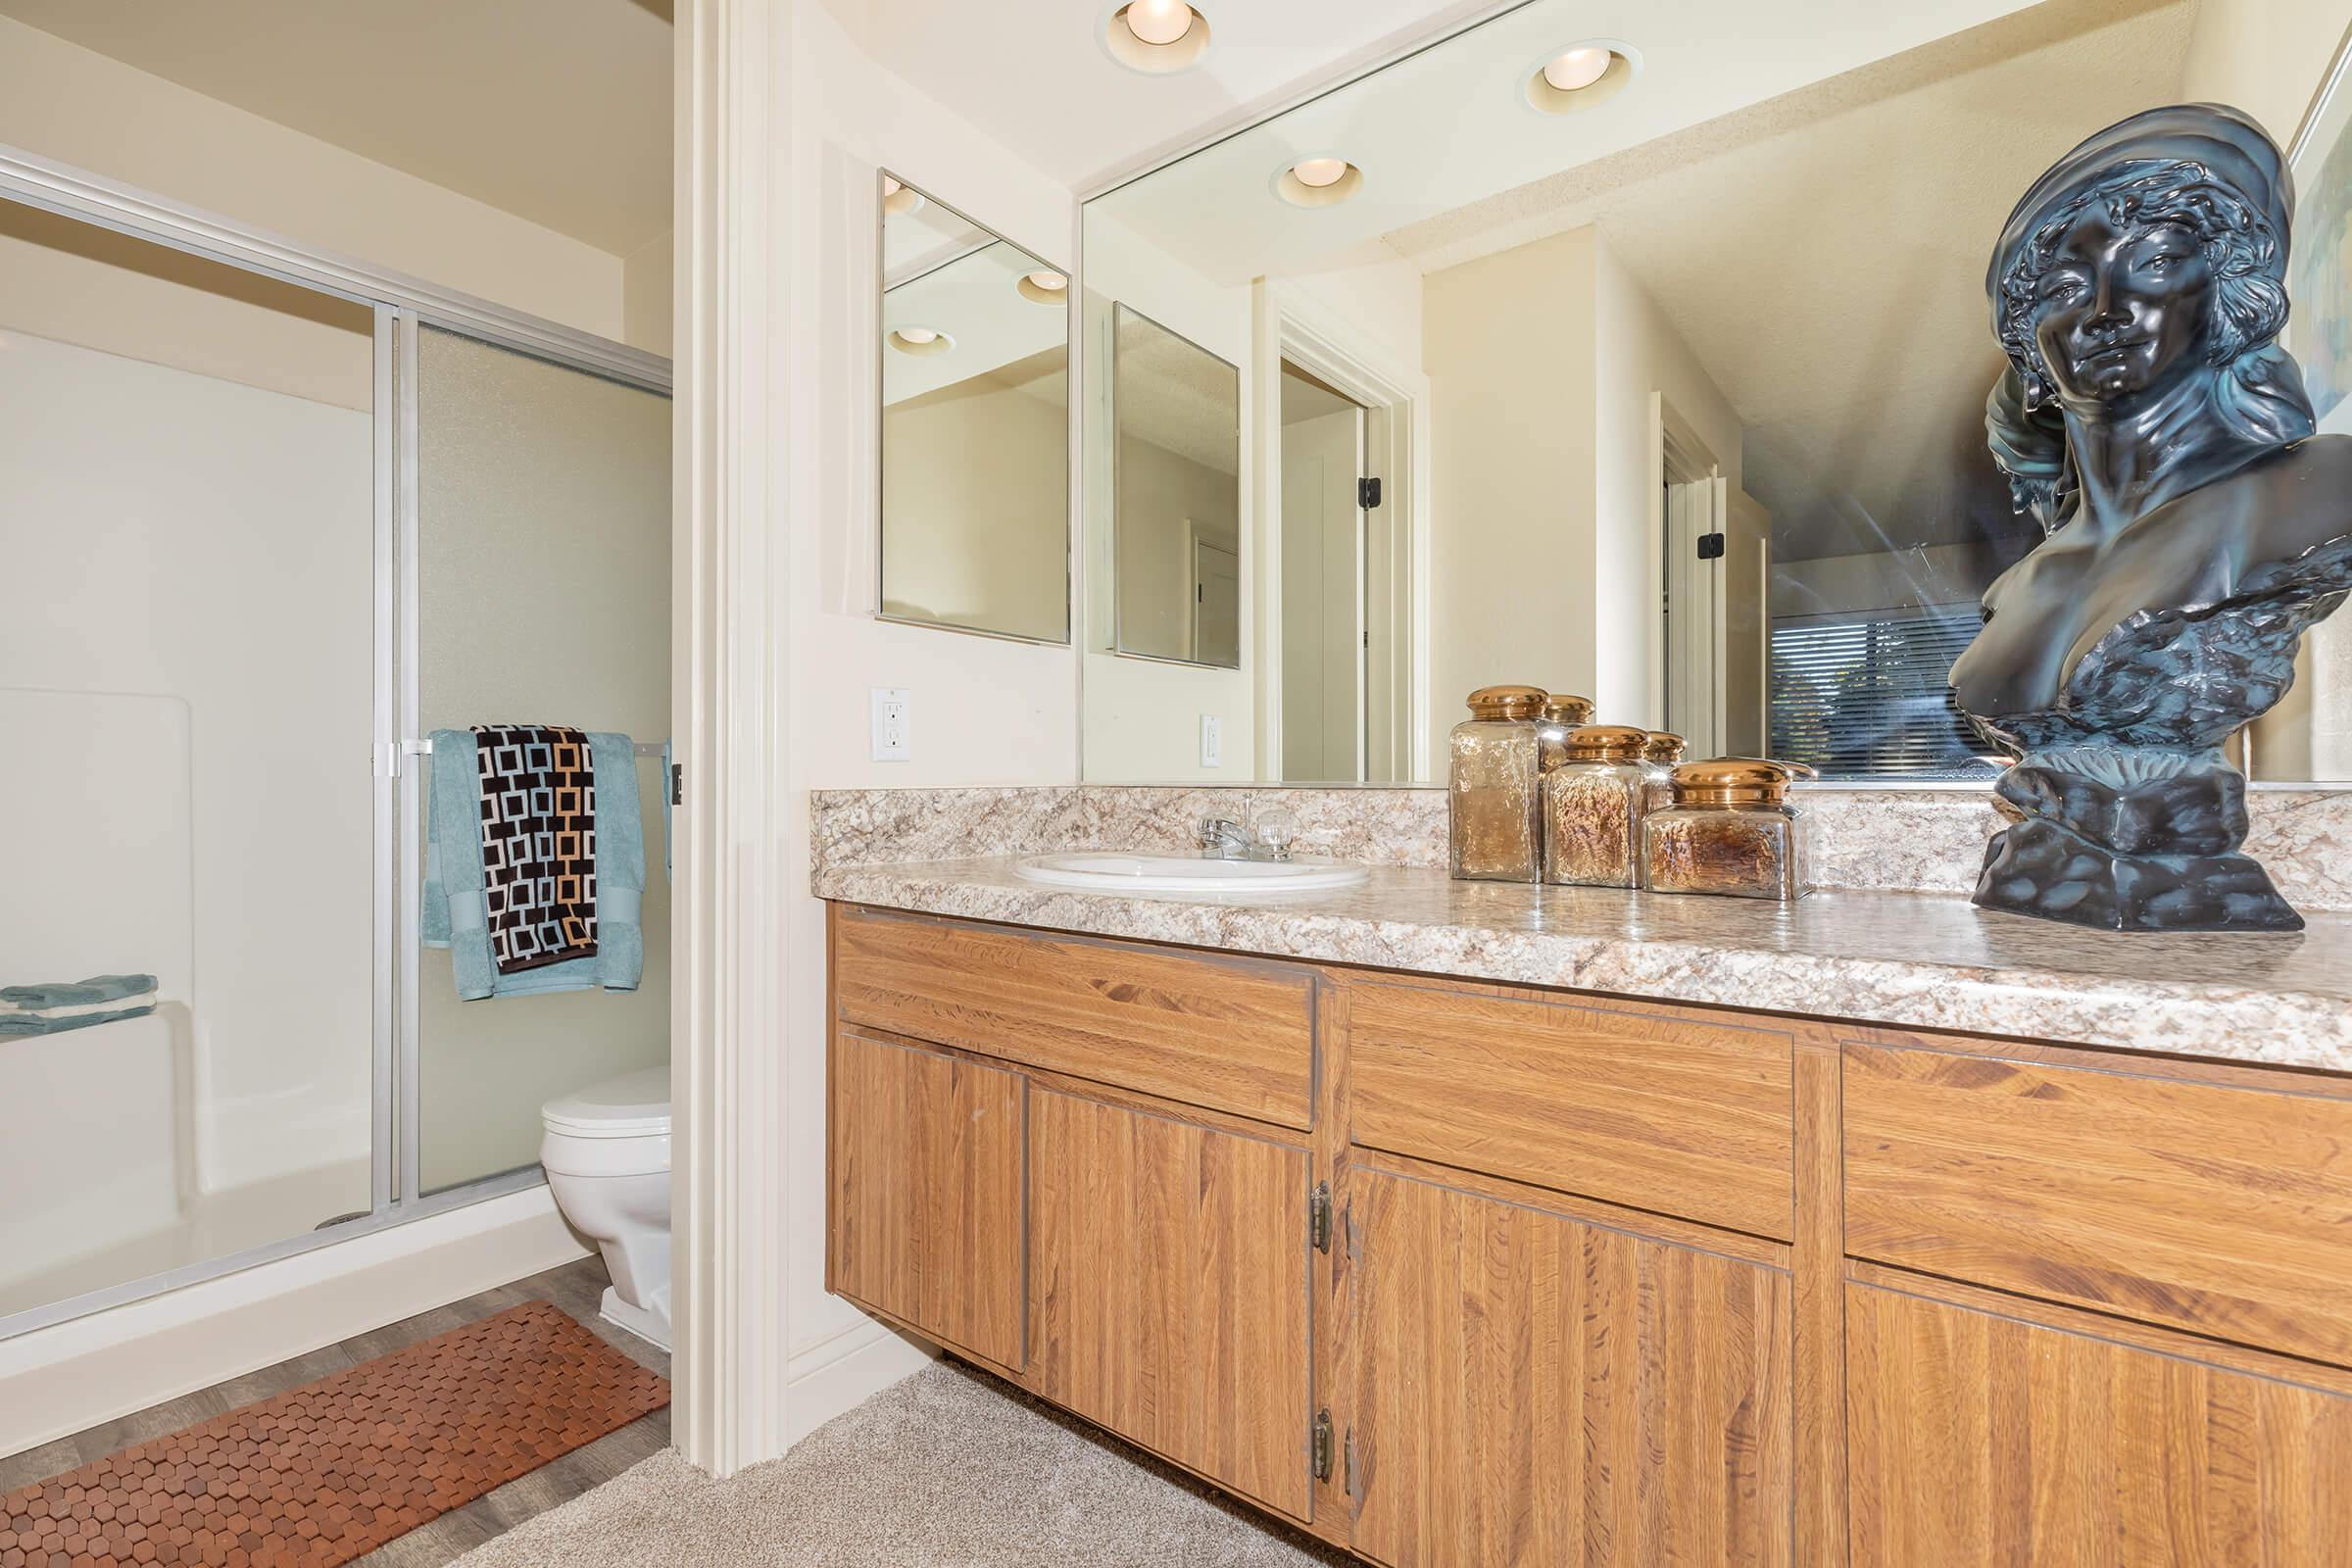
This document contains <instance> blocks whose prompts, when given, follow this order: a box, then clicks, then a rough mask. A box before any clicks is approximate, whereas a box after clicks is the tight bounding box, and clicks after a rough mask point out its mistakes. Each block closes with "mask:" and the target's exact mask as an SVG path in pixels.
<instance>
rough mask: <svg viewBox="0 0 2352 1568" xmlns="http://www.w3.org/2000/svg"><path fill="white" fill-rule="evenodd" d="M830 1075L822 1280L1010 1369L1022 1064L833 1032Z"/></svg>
mask: <svg viewBox="0 0 2352 1568" xmlns="http://www.w3.org/2000/svg"><path fill="white" fill-rule="evenodd" d="M831 1088H832V1097H833V1098H832V1142H833V1148H832V1159H831V1168H830V1175H829V1188H830V1198H831V1204H830V1209H831V1212H830V1224H829V1226H828V1227H827V1229H828V1235H827V1238H826V1251H825V1261H826V1271H827V1276H828V1277H827V1281H826V1283H827V1284H828V1286H829V1287H830V1288H831V1289H833V1290H834V1291H837V1292H839V1293H840V1294H841V1295H843V1296H846V1297H849V1298H850V1299H852V1300H855V1301H858V1302H861V1303H863V1304H865V1305H867V1306H871V1307H874V1308H877V1309H878V1310H880V1311H883V1312H886V1313H888V1314H889V1315H890V1316H892V1317H895V1318H897V1319H898V1320H899V1321H900V1322H902V1323H905V1324H907V1326H908V1327H910V1328H913V1329H916V1330H919V1331H920V1332H922V1333H924V1334H929V1335H932V1336H934V1337H936V1338H937V1339H939V1340H941V1341H943V1342H945V1343H946V1344H948V1345H951V1346H954V1347H955V1348H957V1349H961V1350H968V1351H971V1352H973V1353H975V1354H977V1355H981V1356H985V1357H987V1358H988V1359H990V1360H992V1361H995V1362H997V1363H998V1364H1000V1365H1002V1366H1005V1367H1006V1368H1012V1369H1017V1368H1018V1367H1019V1366H1020V1364H1021V1117H1022V1091H1023V1088H1024V1086H1023V1084H1022V1081H1021V1077H1020V1075H1019V1074H1018V1073H1013V1072H1007V1071H1005V1069H1003V1068H1001V1067H989V1066H983V1065H982V1064H980V1063H978V1062H975V1061H970V1060H966V1059H964V1058H962V1057H959V1056H950V1055H946V1054H941V1053H939V1052H933V1051H923V1050H919V1049H917V1048H915V1047H912V1046H904V1045H897V1044H893V1043H891V1042H888V1041H882V1040H871V1039H867V1038H865V1037H864V1036H861V1035H857V1034H851V1033H846V1032H845V1033H842V1034H840V1035H838V1036H837V1037H836V1039H835V1042H834V1050H833V1074H832V1086H831Z"/></svg>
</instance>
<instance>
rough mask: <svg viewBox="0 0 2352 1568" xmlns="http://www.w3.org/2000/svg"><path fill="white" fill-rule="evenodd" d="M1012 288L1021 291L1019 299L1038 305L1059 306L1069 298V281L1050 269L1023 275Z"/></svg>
mask: <svg viewBox="0 0 2352 1568" xmlns="http://www.w3.org/2000/svg"><path fill="white" fill-rule="evenodd" d="M1013 287H1015V288H1017V289H1019V290H1020V291H1021V298H1023V299H1025V300H1033V301H1035V302H1036V303H1038V304H1040V305H1060V304H1063V303H1065V302H1067V301H1068V299H1069V297H1070V280H1069V279H1068V278H1066V277H1064V276H1062V275H1061V274H1060V273H1059V272H1056V271H1054V270H1053V269H1052V268H1045V269H1042V270H1038V271H1035V272H1026V273H1023V274H1022V276H1021V280H1020V281H1019V282H1018V283H1015V284H1014V285H1013Z"/></svg>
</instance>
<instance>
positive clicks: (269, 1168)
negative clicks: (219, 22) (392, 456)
mask: <svg viewBox="0 0 2352 1568" xmlns="http://www.w3.org/2000/svg"><path fill="white" fill-rule="evenodd" d="M373 340H374V315H373V312H372V311H371V310H370V309H369V308H368V306H366V305H363V304H356V303H352V302H349V301H345V300H340V299H334V298H330V297H326V296H322V295H319V294H316V293H313V292H311V291H308V290H304V289H300V288H296V287H294V286H292V285H290V284H285V283H281V282H277V281H275V280H273V279H270V278H266V277H260V276H256V275H254V274H252V273H250V272H245V271H241V270H236V269H233V268H230V267H226V266H223V265H221V264H220V263H217V262H212V261H206V260H201V259H199V258H196V257H193V256H190V255H187V254H184V253H182V252H180V251H178V250H175V249H172V248H170V247H167V246H164V245H160V244H156V243H153V242H151V241H148V240H144V239H137V238H132V237H129V236H126V235H123V234H120V233H116V232H113V231H111V230H107V229H103V228H99V227H96V226H94V225H91V224H87V223H81V222H76V221H73V220H71V219H68V218H63V217H59V216H56V215H53V214H51V213H47V212H43V211H39V210H36V209H34V208H31V207H27V206H22V205H18V204H15V203H11V202H0V583H4V584H5V585H6V605H5V608H4V609H0V866H4V867H5V870H4V871H0V1321H5V1320H7V1319H10V1318H12V1317H17V1316H19V1315H20V1314H24V1313H27V1312H34V1311H38V1310H40V1309H45V1308H52V1307H54V1306H56V1304H57V1303H60V1302H64V1301H68V1300H71V1299H75V1298H82V1297H86V1296H90V1295H92V1294H93V1293H105V1292H109V1291H115V1290H120V1289H121V1288H123V1287H124V1286H125V1285H127V1284H129V1283H130V1282H133V1281H138V1280H143V1279H150V1278H154V1277H158V1276H166V1277H168V1276H171V1275H172V1274H174V1273H175V1272H177V1271H181V1270H185V1269H188V1268H191V1267H199V1266H202V1265H204V1264H205V1263H207V1262H208V1261H209V1260H211V1259H215V1258H218V1257H221V1256H224V1255H229V1254H235V1253H242V1252H248V1251H251V1250H255V1249H259V1248H265V1247H268V1246H271V1245H276V1244H284V1243H288V1242H291V1241H294V1240H297V1239H300V1238H305V1237H308V1236H310V1235H312V1234H313V1233H315V1232H318V1231H319V1230H320V1229H321V1228H325V1227H332V1226H334V1225H335V1224H336V1222H337V1221H339V1220H348V1219H349V1218H351V1217H354V1216H366V1215H368V1213H369V1212H370V1210H371V1209H372V1208H373V1207H374V1205H375V1202H376V1193H375V1190H374V1187H375V1184H374V1180H373V1177H374V1168H373V1155H374V1153H375V1152H376V1148H377V1146H376V1141H375V1115H374V1104H375V1092H374V1085H375V1072H374V1061H375V1054H374V1034H375V1030H374V1016H373V1009H372V999H371V993H372V955H373V952H374V948H375V932H374V927H373V903H372V886H373V877H374V866H373V858H374V843H375V809H374V805H373V801H374V792H373V790H372V788H371V784H370V778H369V767H368V758H369V756H370V740H371V735H372V712H373V699H374V692H375V634H374V628H375V605H376V598H375V587H374V583H375V569H374V557H375V548H376V543H377V533H376V518H375V504H374V488H373V472H374V435H373V427H374V416H375V412H376V411H375V401H374V375H373V366H374V347H373ZM83 982H95V984H94V985H91V986H88V987H87V988H84V989H74V988H75V987H78V986H80V985H81V983H83Z"/></svg>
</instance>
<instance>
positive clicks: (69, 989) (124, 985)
mask: <svg viewBox="0 0 2352 1568" xmlns="http://www.w3.org/2000/svg"><path fill="white" fill-rule="evenodd" d="M154 1010H155V976H153V975H151V974H95V975H92V976H90V978H88V979H87V980H76V981H73V982H71V983H64V984H55V985H40V986H0V1037H7V1036H12V1035H56V1034H63V1033H65V1032H66V1031H67V1030H69V1029H87V1028H88V1027H90V1025H92V1024H96V1023H116V1022H119V1021H121V1020H122V1019H124V1018H144V1017H145V1016H147V1014H149V1013H151V1012H153V1011H154Z"/></svg>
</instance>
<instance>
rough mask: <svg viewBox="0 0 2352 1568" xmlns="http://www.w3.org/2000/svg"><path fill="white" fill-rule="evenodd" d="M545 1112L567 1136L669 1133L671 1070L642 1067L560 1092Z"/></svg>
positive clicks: (550, 1127)
mask: <svg viewBox="0 0 2352 1568" xmlns="http://www.w3.org/2000/svg"><path fill="white" fill-rule="evenodd" d="M540 1115H541V1117H542V1118H543V1119H544V1121H545V1122H546V1124H547V1130H548V1131H549V1132H551V1133H561V1134H563V1135H564V1137H566V1138H667V1137H668V1136H669V1069H668V1068H667V1067H643V1068H640V1069H638V1070H637V1071H635V1072H624V1073H622V1074H621V1075H620V1076H618V1077H617V1078H608V1079H606V1080H604V1082H602V1083H594V1084H590V1085H589V1086H588V1087H587V1088H585V1089H575V1090H573V1091H572V1092H571V1093H570V1094H568V1095H559V1096H558V1097H557V1098H555V1099H554V1100H551V1101H549V1102H548V1103H546V1104H545V1105H544V1106H542V1107H541V1108H540Z"/></svg>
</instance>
